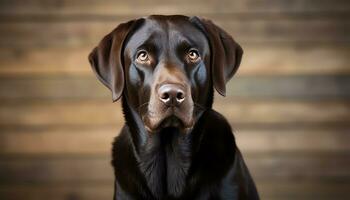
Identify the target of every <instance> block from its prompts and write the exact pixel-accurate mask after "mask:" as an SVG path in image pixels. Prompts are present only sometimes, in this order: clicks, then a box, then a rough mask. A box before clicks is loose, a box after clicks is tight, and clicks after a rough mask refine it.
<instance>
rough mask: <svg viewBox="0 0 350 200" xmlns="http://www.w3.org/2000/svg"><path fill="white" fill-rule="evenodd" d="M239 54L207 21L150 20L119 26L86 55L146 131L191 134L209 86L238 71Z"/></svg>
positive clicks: (221, 88)
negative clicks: (168, 129) (173, 130)
mask: <svg viewBox="0 0 350 200" xmlns="http://www.w3.org/2000/svg"><path fill="white" fill-rule="evenodd" d="M242 54H243V51H242V48H241V47H240V46H239V45H238V44H237V43H236V42H235V41H234V40H233V39H232V37H231V36H230V35H228V34H227V33H226V32H225V31H224V30H222V29H221V28H219V27H218V26H216V25H215V24H213V23H212V22H211V21H209V20H205V19H200V18H197V17H191V18H189V17H186V16H179V15H174V16H158V15H157V16H155V15H154V16H150V17H147V18H141V19H137V20H132V21H129V22H127V23H123V24H120V25H119V26H118V27H117V28H116V29H114V30H113V31H112V32H111V33H109V34H108V35H106V36H105V37H104V38H103V39H102V41H101V42H100V43H99V45H98V46H97V47H96V48H95V49H94V50H93V51H92V52H91V54H90V56H89V61H90V63H91V66H92V68H93V70H94V72H95V73H96V75H97V77H98V79H99V80H100V81H101V82H102V83H103V84H104V85H106V86H107V87H108V88H109V89H110V90H111V91H112V97H113V101H117V100H118V99H119V98H120V96H122V95H123V98H124V100H126V101H127V102H128V105H129V106H130V107H131V108H132V109H133V110H135V111H136V113H137V114H138V116H139V117H140V119H141V120H142V122H143V124H144V126H145V128H146V129H147V130H148V132H155V131H157V130H159V129H161V128H165V127H178V128H181V129H183V130H190V129H191V128H192V127H193V125H194V123H195V121H196V119H197V118H198V116H199V115H200V113H201V111H203V109H206V108H210V107H211V105H212V99H213V97H212V95H213V87H215V89H216V90H217V91H218V92H219V93H220V94H221V95H225V84H226V82H227V81H228V80H229V79H230V78H231V77H232V76H233V75H234V74H235V72H236V71H237V69H238V67H239V65H240V61H241V57H242Z"/></svg>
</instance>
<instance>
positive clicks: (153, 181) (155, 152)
mask: <svg viewBox="0 0 350 200" xmlns="http://www.w3.org/2000/svg"><path fill="white" fill-rule="evenodd" d="M189 137H190V135H186V134H185V135H184V134H183V133H181V131H179V130H178V129H176V128H166V129H163V130H160V131H159V132H158V133H156V134H153V135H150V136H149V137H148V139H147V142H146V144H145V145H144V146H142V147H141V150H140V157H139V159H140V160H139V167H140V170H141V172H142V173H143V174H144V176H145V178H146V181H147V184H148V187H149V188H150V190H151V191H152V193H153V194H154V195H155V196H158V197H163V196H164V195H165V194H167V195H171V196H174V197H177V196H179V195H180V194H182V192H183V190H184V187H185V182H186V177H187V173H188V170H189V167H190V164H191V163H190V161H191V144H190V142H189V141H190V138H189Z"/></svg>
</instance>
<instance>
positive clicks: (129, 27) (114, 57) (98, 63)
mask: <svg viewBox="0 0 350 200" xmlns="http://www.w3.org/2000/svg"><path fill="white" fill-rule="evenodd" d="M142 22H143V19H138V20H132V21H129V22H126V23H122V24H120V25H119V26H118V27H117V28H115V29H114V30H113V31H112V32H111V33H109V34H108V35H106V36H105V37H104V38H103V39H102V40H101V42H100V43H99V44H98V46H97V47H95V48H94V49H93V50H92V52H91V53H90V55H89V62H90V65H91V67H92V69H93V71H94V72H95V74H96V76H97V78H98V79H99V80H100V81H101V82H102V83H103V84H104V85H105V86H107V87H108V88H109V89H110V90H111V91H112V99H113V102H115V101H117V100H118V99H119V98H120V96H121V95H122V93H123V89H124V81H125V80H124V70H123V59H122V56H123V49H124V43H125V41H126V40H127V38H128V36H129V35H131V32H132V31H134V30H136V27H138V26H139V25H140V24H141V23H142Z"/></svg>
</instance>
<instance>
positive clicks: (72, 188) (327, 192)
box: [0, 180, 350, 200]
mask: <svg viewBox="0 0 350 200" xmlns="http://www.w3.org/2000/svg"><path fill="white" fill-rule="evenodd" d="M257 187H258V190H259V193H260V196H261V198H262V199H269V200H295V199H298V200H310V199H318V200H333V199H344V197H347V196H348V195H349V190H348V189H349V187H350V183H349V182H319V181H315V182H312V181H288V180H281V181H278V182H276V181H275V182H273V181H271V182H266V181H265V182H257ZM112 196H113V183H110V184H83V185H77V184H69V185H68V184H66V185H19V186H14V185H3V186H0V198H1V199H6V200H22V199H26V200H41V199H50V200H71V199H74V200H96V199H98V200H110V199H112Z"/></svg>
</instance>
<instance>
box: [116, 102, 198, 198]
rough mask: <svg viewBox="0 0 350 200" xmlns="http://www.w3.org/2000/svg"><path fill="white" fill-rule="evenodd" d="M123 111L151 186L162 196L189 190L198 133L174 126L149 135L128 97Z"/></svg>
mask: <svg viewBox="0 0 350 200" xmlns="http://www.w3.org/2000/svg"><path fill="white" fill-rule="evenodd" d="M123 111H124V116H125V120H126V123H127V126H128V127H129V129H130V133H131V138H132V142H133V148H134V152H135V157H136V160H137V161H138V166H139V169H140V172H141V173H142V174H143V175H144V178H145V181H146V183H147V185H148V188H149V189H150V191H151V192H152V193H153V195H154V196H155V197H157V198H158V199H162V197H164V196H165V195H170V196H173V197H178V196H179V195H181V194H182V193H183V191H184V189H185V184H186V177H187V175H188V171H189V168H190V165H191V156H192V153H193V149H196V148H195V147H194V145H193V139H194V138H193V137H194V135H193V134H191V133H184V132H182V131H181V130H180V129H178V128H171V127H169V128H164V129H161V130H159V131H158V132H157V133H152V134H149V133H148V132H147V131H146V129H145V127H144V125H143V123H142V120H141V119H140V117H139V115H138V114H137V113H136V111H135V110H133V109H132V108H130V107H129V105H128V103H127V101H126V100H123ZM190 137H192V138H190ZM190 141H192V143H191V142H190Z"/></svg>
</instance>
